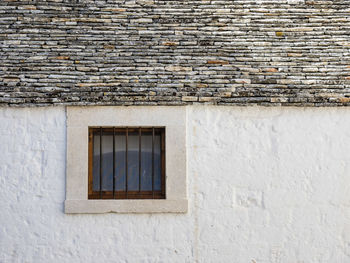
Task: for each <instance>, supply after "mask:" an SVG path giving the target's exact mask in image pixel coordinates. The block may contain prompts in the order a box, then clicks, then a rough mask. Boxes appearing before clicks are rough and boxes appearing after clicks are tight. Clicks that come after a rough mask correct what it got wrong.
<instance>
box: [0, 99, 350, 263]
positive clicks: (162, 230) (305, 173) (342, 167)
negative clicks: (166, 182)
mask: <svg viewBox="0 0 350 263" xmlns="http://www.w3.org/2000/svg"><path fill="white" fill-rule="evenodd" d="M349 120H350V108H318V109H315V108H307V109H303V108H260V107H259V108H257V107H247V108H238V107H215V106H193V107H189V108H188V193H189V201H190V207H189V213H187V214H154V215H145V214H144V215H137V214H95V215H87V214H85V215H66V214H64V213H63V202H64V199H65V136H66V135H65V109H64V108H63V107H55V108H22V109H16V108H0V149H1V151H0V180H1V181H0V183H1V191H0V206H1V213H0V262H45V263H46V262H60V263H61V262H94V263H96V262H238V263H241V262H242V263H262V262H266V263H267V262H272V263H278V262H280V263H282V262H283V263H288V262H290V263H296V262H299V263H301V262H350V154H349V150H350V121H349Z"/></svg>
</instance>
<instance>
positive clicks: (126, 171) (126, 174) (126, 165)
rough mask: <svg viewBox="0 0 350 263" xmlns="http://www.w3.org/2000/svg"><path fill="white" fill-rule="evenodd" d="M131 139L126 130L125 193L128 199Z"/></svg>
mask: <svg viewBox="0 0 350 263" xmlns="http://www.w3.org/2000/svg"><path fill="white" fill-rule="evenodd" d="M128 137H129V130H128V128H126V131H125V138H126V140H125V192H126V198H128V139H129V138H128Z"/></svg>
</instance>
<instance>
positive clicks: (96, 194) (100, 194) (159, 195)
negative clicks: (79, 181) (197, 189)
mask: <svg viewBox="0 0 350 263" xmlns="http://www.w3.org/2000/svg"><path fill="white" fill-rule="evenodd" d="M101 129H102V133H104V132H110V133H112V135H113V136H115V132H121V131H122V132H123V133H127V134H130V133H132V132H135V131H136V132H138V133H139V136H141V138H140V137H139V150H141V148H140V147H141V146H140V144H141V140H142V133H143V132H145V131H147V130H149V131H148V132H155V133H159V135H160V148H161V150H160V152H161V190H160V191H156V190H153V191H152V190H151V191H145V190H141V188H139V190H138V191H136V190H125V191H117V190H116V189H115V190H114V191H113V190H112V191H101V189H100V191H94V190H93V149H94V142H93V134H94V133H95V132H97V133H100V132H101ZM102 136H103V135H102ZM126 138H127V137H126ZM113 143H114V142H113ZM113 147H114V145H113ZM139 154H140V153H139ZM139 158H140V156H139ZM165 159H166V152H165V127H119V126H118V127H115V126H114V127H89V185H88V188H89V190H88V199H89V200H100V199H107V200H113V199H122V200H129V199H165V197H166V191H165V190H166V189H165V178H166V177H165ZM113 162H115V157H114V155H113ZM139 165H140V161H139ZM125 167H127V160H126V163H125ZM127 169H128V168H127ZM139 169H141V168H140V167H139ZM113 170H114V171H115V168H114V167H113ZM139 172H140V170H139ZM126 175H128V173H126ZM138 176H139V179H140V175H138ZM115 179H116V178H115ZM115 179H113V184H114V185H115ZM140 180H141V179H140ZM139 183H141V181H139ZM125 186H126V185H125ZM152 188H153V187H152ZM113 189H114V188H113Z"/></svg>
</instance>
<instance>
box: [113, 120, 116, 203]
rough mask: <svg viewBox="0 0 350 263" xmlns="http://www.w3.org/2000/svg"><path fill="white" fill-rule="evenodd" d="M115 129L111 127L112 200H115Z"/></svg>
mask: <svg viewBox="0 0 350 263" xmlns="http://www.w3.org/2000/svg"><path fill="white" fill-rule="evenodd" d="M115 181H116V178H115V127H113V199H115Z"/></svg>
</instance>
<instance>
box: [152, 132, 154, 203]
mask: <svg viewBox="0 0 350 263" xmlns="http://www.w3.org/2000/svg"><path fill="white" fill-rule="evenodd" d="M152 198H153V199H154V127H153V128H152Z"/></svg>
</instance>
